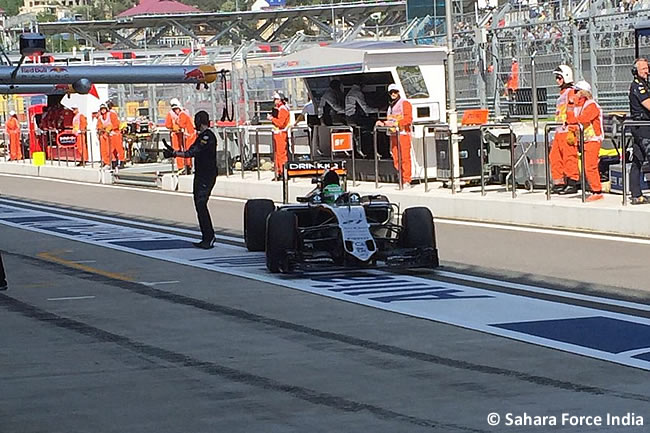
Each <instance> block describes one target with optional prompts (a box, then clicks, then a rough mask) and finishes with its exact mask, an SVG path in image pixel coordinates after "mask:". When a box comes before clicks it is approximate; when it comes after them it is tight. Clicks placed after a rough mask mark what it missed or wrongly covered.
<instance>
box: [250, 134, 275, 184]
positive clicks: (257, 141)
mask: <svg viewBox="0 0 650 433" xmlns="http://www.w3.org/2000/svg"><path fill="white" fill-rule="evenodd" d="M260 131H261V132H264V131H268V132H269V133H270V134H271V151H272V153H273V157H275V149H274V148H273V127H256V128H255V158H256V161H257V164H256V166H257V167H256V168H257V180H261V178H262V177H261V174H260ZM274 162H275V161H274ZM274 171H275V170H274Z"/></svg>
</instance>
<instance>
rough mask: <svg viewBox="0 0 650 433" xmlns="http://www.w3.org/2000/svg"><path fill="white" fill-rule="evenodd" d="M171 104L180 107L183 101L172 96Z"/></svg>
mask: <svg viewBox="0 0 650 433" xmlns="http://www.w3.org/2000/svg"><path fill="white" fill-rule="evenodd" d="M169 105H171V106H172V108H176V107H178V108H180V107H181V101H179V100H178V98H172V99H171V101H169Z"/></svg>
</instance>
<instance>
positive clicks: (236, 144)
mask: <svg viewBox="0 0 650 433" xmlns="http://www.w3.org/2000/svg"><path fill="white" fill-rule="evenodd" d="M559 126H561V124H559V123H547V124H546V125H545V126H544V127H543V128H542V130H543V139H542V138H540V136H539V134H534V136H533V138H532V140H533V142H531V143H525V142H519V141H517V139H516V138H515V137H516V135H515V133H514V132H513V129H512V124H509V123H504V124H499V123H490V124H486V125H482V126H480V127H478V128H477V129H478V130H479V132H480V134H479V145H478V147H477V150H478V152H477V153H476V154H475V155H474V156H473V154H472V150H471V149H467V148H464V149H460V148H459V150H454V137H453V134H452V133H451V129H450V127H449V125H446V124H440V123H435V122H430V123H429V122H424V123H419V124H417V125H415V127H414V130H413V131H412V132H413V134H412V140H411V146H412V147H413V152H412V154H419V155H421V156H422V160H421V161H419V162H420V163H421V167H422V171H421V172H420V173H419V174H417V175H416V176H414V177H416V178H419V181H420V183H421V184H423V185H424V191H425V192H429V191H430V188H429V182H430V181H431V180H436V181H438V182H443V184H445V183H448V186H449V191H450V193H451V194H455V193H457V191H459V189H460V186H461V184H463V183H466V184H467V183H469V184H473V185H477V183H476V180H478V181H479V183H478V185H480V191H481V196H486V195H488V194H489V193H490V192H489V191H488V190H487V186H488V177H489V176H491V174H490V173H489V172H490V170H489V165H490V163H489V161H488V159H487V158H488V155H492V153H494V151H495V149H493V148H491V147H490V145H489V141H490V139H489V136H490V135H493V133H494V132H495V131H505V132H506V133H507V136H506V139H505V140H502V141H503V146H501V147H502V148H503V149H505V150H506V151H507V154H508V161H507V162H505V161H501V163H502V164H505V169H506V170H507V172H506V175H505V178H504V180H503V181H502V182H501V183H500V184H495V182H494V179H493V178H492V181H491V182H490V184H491V185H492V186H493V188H491V189H490V191H492V192H495V191H503V190H504V188H505V191H510V193H511V196H512V198H513V199H514V198H517V197H518V193H517V191H518V187H520V186H522V185H524V186H525V188H526V189H527V190H528V193H533V194H536V193H539V192H540V189H541V188H540V189H536V187H538V188H539V187H543V189H541V190H542V191H543V192H545V194H546V199H547V200H551V185H552V180H551V176H550V165H549V160H550V159H549V151H550V143H551V141H552V140H553V135H554V133H555V130H556V128H557V127H559ZM639 126H650V122H638V121H625V122H623V123H622V124H620V126H619V127H618V128H615V129H613V130H612V131H611V133H609V134H610V135H613V136H612V137H611V138H612V139H613V140H614V141H615V146H616V147H617V148H618V155H619V158H618V161H619V165H623V164H620V162H621V161H622V159H623V158H622V155H626V154H627V150H628V148H629V146H630V140H629V139H628V138H629V134H630V132H631V130H632V128H634V127H639ZM416 129H419V130H420V133H416V132H417V131H416ZM578 130H579V134H577V135H578V143H577V145H578V153H579V154H580V167H586V165H585V151H584V148H585V147H584V130H583V128H582V125H578ZM214 131H215V133H216V135H217V137H218V138H219V139H218V145H217V163H218V165H219V167H220V174H221V175H224V176H232V175H233V174H234V175H237V176H241V178H242V179H244V178H246V177H247V174H252V175H253V177H255V178H256V179H257V180H261V179H262V176H261V171H262V170H263V164H262V163H261V161H262V158H268V159H269V160H270V161H272V160H274V157H275V152H276V149H275V147H274V142H273V140H272V133H273V130H272V128H271V127H269V126H257V127H251V126H241V127H219V128H214ZM329 132H330V135H332V136H334V135H335V134H344V135H346V134H349V140H348V141H346V143H345V144H346V146H347V147H345V146H343V147H339V148H334V147H333V148H332V153H331V155H328V156H327V157H323V156H320V155H318V152H317V151H316V150H315V149H314V147H313V146H312V143H311V139H312V136H311V134H310V131H309V128H308V127H306V126H295V127H292V128H291V129H290V130H289V133H288V137H289V139H288V141H287V144H286V145H287V155H288V160H289V161H293V162H298V161H318V160H324V159H348V161H349V162H351V167H348V171H349V177H351V178H352V183H353V186H356V183H357V179H358V174H359V172H358V168H357V167H356V163H357V162H358V160H357V159H356V157H355V152H354V147H353V146H352V145H351V144H352V143H353V136H354V132H355V131H354V128H352V127H349V126H343V127H341V126H334V127H331V128H330V131H329ZM463 132H464V131H461V133H463ZM381 134H385V135H388V136H389V137H395V136H396V135H397V134H398V132H397V131H396V130H395V129H393V128H388V127H383V126H376V127H375V128H374V129H373V147H374V156H373V171H374V172H373V173H370V175H371V176H372V177H373V178H374V183H375V188H379V179H380V177H381V176H380V169H379V161H380V159H379V154H380V153H379V152H378V148H377V138H378V136H379V135H381ZM82 135H83V136H84V137H85V143H86V145H87V146H86V149H85V151H84V150H82V147H81V143H76V144H70V145H68V144H65V143H61V140H60V138H61V137H60V134H59V133H58V132H57V131H43V137H48V138H49V139H50V140H52V141H51V143H55V144H54V145H48V146H45V145H43V144H42V143H43V142H39V144H37V146H36V147H32V148H30V146H28V145H25V144H24V143H28V141H27V134H23V137H22V139H23V145H22V149H21V150H22V152H23V154H22V158H20V157H18V159H20V161H16V163H18V164H20V163H22V164H36V165H42V164H49V165H55V166H58V167H76V166H84V167H86V168H95V169H98V168H100V167H101V166H102V162H101V158H100V150H99V148H98V147H97V146H95V145H93V144H92V143H93V135H94V133H93V132H91V131H82ZM57 136H58V137H57ZM57 138H58V139H59V140H58V141H57ZM617 138H618V139H617ZM431 139H433V140H434V142H435V149H436V153H437V155H436V158H437V159H438V161H437V168H436V172H435V173H432V172H431V171H430V170H429V168H430V163H429V152H430V150H428V149H429V147H430V140H431ZM300 140H306V145H305V143H304V142H303V143H302V144H301V141H300ZM10 143H11V140H10V138H9V137H8V136H7V134H4V135H3V143H2V147H3V150H4V152H3V154H4V155H3V160H4V161H9V160H11V159H13V158H11V156H12V155H11V151H10V149H9V148H10V147H11V144H10ZM396 143H397V152H398V163H397V164H396V166H397V173H398V185H399V189H403V173H402V161H401V159H400V158H401V155H402V152H401V151H402V149H401V146H402V143H401V140H399V139H397V140H396ZM14 145H15V143H14ZM542 145H543V147H542V152H539V151H537V150H536V149H537V148H538V146H542ZM300 146H303V149H298V148H299V147H300ZM533 147H534V148H533ZM13 150H14V152H15V151H16V149H15V148H14V149H13ZM125 150H127V149H126V148H125ZM84 152H85V153H84ZM155 152H156V154H157V156H156V160H157V161H160V162H163V163H165V162H166V163H168V164H169V170H167V169H162V171H163V172H171V173H174V172H175V171H174V158H170V159H169V160H164V159H163V158H162V155H158V153H159V152H158V150H157V149H156V150H155ZM454 152H459V155H460V158H459V159H458V160H456V159H455V158H453V157H452V155H453V154H454ZM462 155H464V156H462ZM490 157H491V156H490ZM472 158H478V159H479V165H478V166H479V167H480V169H479V170H478V171H477V172H475V173H468V171H467V167H465V171H463V164H468V163H470V162H471V159H472ZM540 159H541V161H539V160H540ZM455 161H459V162H460V164H461V166H460V167H455V166H454V163H455ZM540 162H541V164H542V166H543V167H544V171H543V173H544V174H543V181H541V182H540V181H539V180H534V179H533V172H532V171H531V170H530V167H528V166H529V165H530V164H540ZM236 163H239V165H237V164H236ZM625 163H626V164H625V165H629V163H630V161H629V160H627V161H625ZM272 167H273V165H270V166H269V167H267V169H268V170H271V169H272ZM522 167H527V168H528V169H527V170H521V168H522ZM110 168H115V167H110ZM106 169H109V167H106ZM159 170H160V168H159ZM580 172H581V174H580V176H581V179H580V185H581V194H580V196H581V199H582V201H583V202H584V201H585V200H586V192H587V190H588V186H587V185H588V184H587V179H586V171H585V170H580ZM456 173H460V174H456ZM522 173H523V175H522ZM621 177H622V179H621V182H620V185H621V190H622V191H621V192H622V205H624V206H625V205H626V204H627V194H628V192H629V191H628V188H629V187H628V182H629V181H628V175H627V170H621ZM467 181H472V182H467Z"/></svg>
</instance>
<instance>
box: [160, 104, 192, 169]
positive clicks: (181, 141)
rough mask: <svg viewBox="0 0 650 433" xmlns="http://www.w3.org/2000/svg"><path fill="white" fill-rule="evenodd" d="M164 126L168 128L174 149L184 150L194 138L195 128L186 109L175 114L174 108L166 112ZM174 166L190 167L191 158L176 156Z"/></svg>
mask: <svg viewBox="0 0 650 433" xmlns="http://www.w3.org/2000/svg"><path fill="white" fill-rule="evenodd" d="M165 127H166V128H167V129H169V131H170V136H171V139H172V147H173V148H174V150H179V151H186V150H187V149H189V148H190V146H192V144H193V143H194V140H196V130H195V129H194V124H193V122H192V119H191V118H190V114H189V113H188V111H187V110H181V112H180V113H179V114H178V115H177V114H176V113H174V110H169V111H168V112H167V117H166V118H165ZM176 167H178V168H179V169H182V168H183V167H190V168H191V167H192V158H176Z"/></svg>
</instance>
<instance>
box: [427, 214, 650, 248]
mask: <svg viewBox="0 0 650 433" xmlns="http://www.w3.org/2000/svg"><path fill="white" fill-rule="evenodd" d="M435 220H436V223H440V224H451V225H460V226H472V227H482V228H492V229H501V230H510V231H514V232H528V233H540V234H544V235H557V236H569V237H574V238H585V239H595V240H601V241H614V242H626V243H630V244H641V245H650V239H643V238H633V237H628V236H620V235H615V234H611V235H609V234H602V233H584V232H572V231H568V230H557V229H549V228H543V227H522V226H510V225H506V224H501V223H491V222H478V221H460V220H454V219H447V218H439V217H436V218H435Z"/></svg>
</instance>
